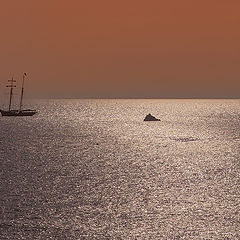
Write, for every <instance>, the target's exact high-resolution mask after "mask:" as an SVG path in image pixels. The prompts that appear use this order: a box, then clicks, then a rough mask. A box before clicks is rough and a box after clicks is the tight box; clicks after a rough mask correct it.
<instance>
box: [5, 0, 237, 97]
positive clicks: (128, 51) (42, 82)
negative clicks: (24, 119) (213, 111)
mask: <svg viewBox="0 0 240 240" xmlns="http://www.w3.org/2000/svg"><path fill="white" fill-rule="evenodd" d="M239 13H240V1H239V0H121V1H118V0H84V1H83V0H34V1H33V0H21V1H20V0H11V1H1V5H0V94H5V92H6V91H7V90H6V89H5V85H6V81H7V80H8V79H9V78H11V77H14V78H16V80H17V84H18V86H20V84H21V78H22V74H23V73H24V72H26V73H27V74H28V78H27V79H26V85H25V89H26V95H27V97H34V98H240V27H239V26H240V14H239Z"/></svg>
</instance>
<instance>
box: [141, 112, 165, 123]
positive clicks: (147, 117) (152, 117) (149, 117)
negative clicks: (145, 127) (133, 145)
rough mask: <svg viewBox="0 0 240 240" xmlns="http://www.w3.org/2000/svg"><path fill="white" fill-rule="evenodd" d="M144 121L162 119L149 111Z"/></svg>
mask: <svg viewBox="0 0 240 240" xmlns="http://www.w3.org/2000/svg"><path fill="white" fill-rule="evenodd" d="M143 121H161V120H160V119H158V118H155V117H154V116H153V115H152V114H151V113H149V114H148V115H147V116H146V117H145V118H144V120H143Z"/></svg>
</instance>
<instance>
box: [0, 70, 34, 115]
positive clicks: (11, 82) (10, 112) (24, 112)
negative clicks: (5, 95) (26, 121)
mask: <svg viewBox="0 0 240 240" xmlns="http://www.w3.org/2000/svg"><path fill="white" fill-rule="evenodd" d="M26 76H27V74H26V73H24V74H23V81H22V91H21V98H20V105H19V109H18V110H12V109H11V105H12V95H13V88H15V87H16V85H15V82H16V80H14V79H13V78H12V79H11V80H8V82H9V85H7V87H9V88H10V94H9V106H8V110H2V109H0V112H1V114H2V116H8V117H12V116H33V115H34V114H36V113H37V111H36V110H31V109H22V101H23V92H24V81H25V77H26Z"/></svg>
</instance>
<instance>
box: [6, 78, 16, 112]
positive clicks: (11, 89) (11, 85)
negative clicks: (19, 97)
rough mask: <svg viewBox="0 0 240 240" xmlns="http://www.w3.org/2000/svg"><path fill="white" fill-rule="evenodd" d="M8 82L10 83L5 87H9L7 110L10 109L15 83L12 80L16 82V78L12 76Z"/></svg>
mask: <svg viewBox="0 0 240 240" xmlns="http://www.w3.org/2000/svg"><path fill="white" fill-rule="evenodd" d="M8 82H10V84H9V85H7V87H10V96H9V107H8V111H10V110H11V105H12V95H13V88H14V87H16V85H14V82H16V80H14V79H13V78H12V79H11V80H8Z"/></svg>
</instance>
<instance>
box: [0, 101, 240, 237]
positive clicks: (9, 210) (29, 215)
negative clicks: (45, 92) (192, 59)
mask: <svg viewBox="0 0 240 240" xmlns="http://www.w3.org/2000/svg"><path fill="white" fill-rule="evenodd" d="M25 106H26V107H27V108H33V109H36V110H37V111H38V113H37V114H36V115H34V116H32V117H0V239H1V240H4V239H11V240H15V239H31V240H32V239H60V240H61V239H97V240H98V239H99V240H100V239H134V240H135V239H140V240H143V239H144V240H145V239H163V240H165V239H166V240H172V239H187V240H189V239H190V240H191V239H194V240H195V239H205V240H206V239H214V240H215V239H225V240H228V239H240V228H239V226H240V181H239V180H240V100H239V99H235V100H234V99H232V100H230V99H218V100H214V99H212V100H210V99H200V100H197V99H108V100H107V99H95V100H91V99H65V100H62V99H55V100H43V99H42V100H31V101H30V100H29V101H28V102H25ZM148 113H151V114H152V115H154V116H155V117H157V118H160V119H161V121H158V122H144V121H143V119H144V118H145V116H146V115H147V114H148Z"/></svg>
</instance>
